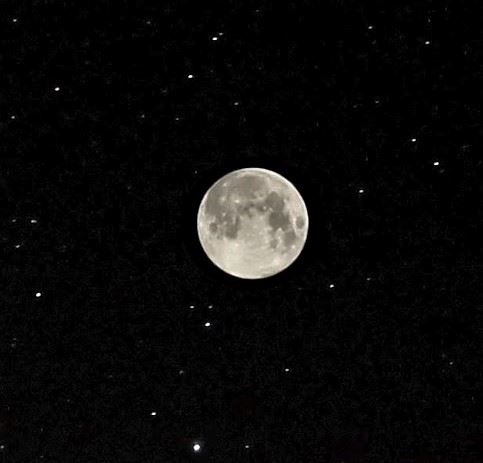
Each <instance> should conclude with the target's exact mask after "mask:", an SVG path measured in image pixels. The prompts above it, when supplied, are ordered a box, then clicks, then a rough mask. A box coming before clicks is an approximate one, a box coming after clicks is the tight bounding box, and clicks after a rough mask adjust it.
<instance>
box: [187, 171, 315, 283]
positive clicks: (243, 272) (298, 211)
mask: <svg viewBox="0 0 483 463" xmlns="http://www.w3.org/2000/svg"><path fill="white" fill-rule="evenodd" d="M197 228H198V237H199V240H200V243H201V246H202V248H203V250H204V251H205V253H206V255H207V256H208V258H209V259H210V260H211V261H212V262H213V263H214V264H215V265H216V266H217V267H219V268H220V269H221V270H223V271H224V272H226V273H228V274H230V275H233V276H235V277H238V278H244V279H252V280H254V279H260V278H267V277H270V276H272V275H275V274H277V273H279V272H281V271H283V270H285V269H286V268H287V267H289V266H290V265H292V263H293V262H294V261H295V260H296V259H297V258H298V256H299V255H300V253H301V252H302V249H303V248H304V245H305V242H306V240H307V234H308V229H309V217H308V213H307V208H306V206H305V202H304V200H303V198H302V196H301V195H300V193H299V192H298V191H297V189H296V188H295V186H294V185H293V184H292V183H291V182H289V181H288V180H287V179H286V178H285V177H282V176H281V175H280V174H278V173H276V172H273V171H271V170H267V169H262V168H258V167H250V168H245V169H239V170H235V171H233V172H230V173H228V174H226V175H224V176H223V177H221V178H220V179H219V180H217V181H216V182H215V183H214V184H213V185H212V186H211V187H210V188H209V189H208V191H207V192H206V194H205V195H204V197H203V199H202V201H201V203H200V206H199V209H198V217H197Z"/></svg>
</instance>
